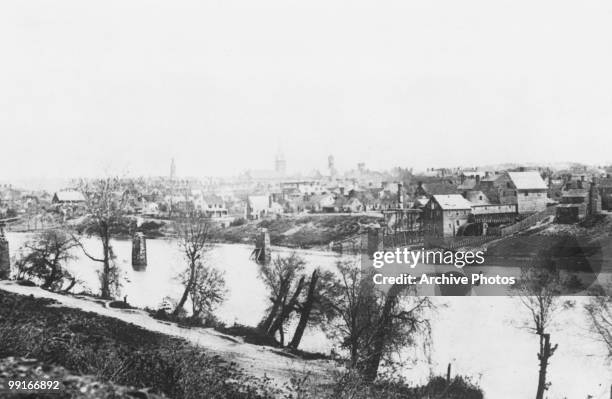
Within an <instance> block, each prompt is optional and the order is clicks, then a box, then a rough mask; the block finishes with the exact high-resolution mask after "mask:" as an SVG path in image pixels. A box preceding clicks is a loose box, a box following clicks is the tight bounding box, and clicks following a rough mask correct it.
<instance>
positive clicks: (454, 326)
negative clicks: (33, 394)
mask: <svg viewBox="0 0 612 399" xmlns="http://www.w3.org/2000/svg"><path fill="white" fill-rule="evenodd" d="M7 236H8V239H9V242H10V245H11V255H16V254H17V253H18V249H19V247H20V246H21V245H23V243H24V242H25V241H26V240H27V238H28V236H27V235H26V234H21V233H8V234H7ZM85 246H86V248H88V250H89V252H90V253H91V254H93V255H94V256H95V255H97V254H98V253H99V252H100V250H99V248H100V245H99V243H98V242H97V241H96V240H95V239H88V240H86V241H85ZM113 248H114V251H115V254H116V256H117V260H116V261H117V264H118V265H119V266H120V268H121V271H122V273H123V275H124V277H125V282H124V284H123V289H122V294H123V295H127V299H128V301H129V302H130V303H131V304H132V305H134V306H137V307H151V308H156V307H157V306H159V305H160V303H161V302H162V301H163V299H164V298H165V297H171V298H175V299H176V298H178V297H180V294H181V292H182V291H181V286H180V284H179V282H178V280H177V279H176V276H177V275H178V273H179V272H180V271H181V270H182V269H183V268H184V265H185V262H184V260H183V257H182V255H181V253H180V251H179V249H178V247H177V244H176V242H175V241H173V240H167V239H156V240H148V241H147V255H148V267H147V269H146V271H141V272H137V271H134V270H133V269H132V267H131V241H127V240H115V241H113ZM252 249H253V248H252V247H251V246H246V245H235V244H220V245H216V246H215V247H214V248H213V249H212V250H211V251H210V252H209V254H208V259H207V261H208V262H210V264H212V265H214V266H216V267H217V268H219V269H221V270H224V271H225V278H226V282H227V288H228V291H229V292H228V295H227V300H226V302H225V303H224V304H223V305H222V306H221V307H220V308H219V309H218V310H217V312H216V314H217V315H218V316H219V318H220V319H221V320H223V321H225V322H227V323H230V324H231V323H234V322H238V323H240V324H245V325H252V326H254V325H256V324H257V323H258V322H259V321H260V320H261V318H262V317H263V315H264V313H265V309H266V306H267V300H268V299H267V292H266V289H265V287H264V285H263V283H262V282H261V281H260V280H259V279H258V276H257V264H256V263H255V262H254V261H252V260H250V254H251V251H252ZM274 251H275V255H276V254H279V255H282V254H290V253H291V250H288V249H282V248H274ZM297 252H298V253H299V255H300V256H302V257H303V258H304V259H305V260H306V262H307V264H308V267H309V268H314V267H318V266H319V267H323V268H333V267H334V265H335V263H336V262H337V261H338V260H341V259H342V258H341V256H340V255H337V254H335V253H330V252H319V251H307V250H298V251H297ZM74 254H75V256H76V257H77V258H76V259H75V260H73V261H71V262H70V263H69V264H68V265H67V268H68V269H69V270H70V271H71V272H72V273H73V274H74V275H75V276H77V277H78V278H79V280H81V281H83V286H84V287H83V288H86V289H90V290H91V291H92V292H93V293H97V290H98V287H99V283H98V276H97V274H96V271H97V270H98V268H99V267H100V264H99V263H96V262H93V261H91V260H90V259H88V258H86V257H85V256H84V255H82V253H81V252H80V250H75V252H74ZM432 299H433V301H434V303H435V304H436V305H437V310H436V311H435V312H434V313H433V314H432V315H431V324H432V330H433V336H432V343H433V344H432V345H431V350H430V353H429V356H426V355H425V354H424V353H423V351H422V350H421V349H420V348H415V349H406V350H405V351H404V353H402V356H401V357H402V360H406V361H407V362H406V363H407V366H406V367H405V369H403V371H402V373H403V374H404V376H406V377H407V378H408V379H409V380H410V381H415V382H421V381H423V380H425V379H426V378H427V377H428V376H429V375H430V374H438V375H439V374H444V373H445V372H446V367H447V365H448V364H449V363H451V365H452V373H453V375H454V374H461V375H467V376H471V377H472V380H473V381H474V382H476V383H478V384H479V385H480V386H481V387H482V388H483V390H484V392H485V395H486V397H487V398H493V399H505V398H508V399H517V398H532V397H534V395H535V388H536V384H537V371H538V360H537V357H536V352H537V350H538V339H537V337H536V336H534V335H532V334H530V333H529V332H528V331H527V330H526V329H525V328H524V326H525V323H526V322H527V321H528V314H527V312H526V310H525V309H524V307H523V306H522V305H521V303H520V301H519V300H518V299H516V298H510V297H484V296H471V297H433V298H432ZM567 299H568V300H570V299H571V301H572V302H573V305H574V306H573V307H571V308H569V309H567V310H563V311H562V312H560V313H559V314H558V316H557V318H556V321H555V323H554V324H553V325H552V326H551V336H552V341H553V343H558V344H559V349H558V350H557V352H556V353H555V355H554V356H553V357H552V359H551V364H550V366H549V380H550V382H552V385H551V388H550V390H549V392H548V393H547V397H548V398H550V399H557V398H558V399H562V398H578V399H582V398H587V396H588V395H591V397H592V398H601V399H609V395H610V385H611V384H612V367H611V366H610V364H609V363H607V362H606V360H605V357H604V356H603V354H604V353H605V352H604V348H603V345H602V344H601V343H599V342H598V341H596V340H595V337H594V336H593V335H592V334H590V333H589V331H588V330H589V325H588V320H587V319H586V317H585V314H584V311H583V305H584V303H585V301H586V298H583V297H572V298H569V297H568V298H567ZM332 346H333V343H332V342H330V341H329V340H328V339H327V338H326V337H325V335H324V334H323V333H322V332H321V331H313V330H312V329H310V330H308V331H307V334H306V336H305V337H304V340H303V343H302V349H305V350H311V351H322V352H328V351H329V350H330V349H331V347H332Z"/></svg>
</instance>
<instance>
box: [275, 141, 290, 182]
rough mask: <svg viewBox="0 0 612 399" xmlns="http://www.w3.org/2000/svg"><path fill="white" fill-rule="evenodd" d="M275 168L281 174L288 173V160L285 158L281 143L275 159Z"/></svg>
mask: <svg viewBox="0 0 612 399" xmlns="http://www.w3.org/2000/svg"><path fill="white" fill-rule="evenodd" d="M274 170H275V171H276V173H278V174H280V175H284V174H285V173H287V161H286V160H285V155H284V154H283V151H282V149H281V147H280V145H279V146H278V151H277V152H276V158H275V160H274Z"/></svg>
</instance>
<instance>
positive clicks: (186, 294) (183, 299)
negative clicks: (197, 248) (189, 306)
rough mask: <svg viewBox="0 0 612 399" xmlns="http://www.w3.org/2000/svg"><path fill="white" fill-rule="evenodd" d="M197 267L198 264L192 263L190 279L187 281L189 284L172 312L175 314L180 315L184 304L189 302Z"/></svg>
mask: <svg viewBox="0 0 612 399" xmlns="http://www.w3.org/2000/svg"><path fill="white" fill-rule="evenodd" d="M195 268H196V265H195V264H194V263H192V264H191V270H190V272H189V280H188V281H187V284H185V291H183V296H181V299H180V300H179V302H178V304H177V305H176V308H174V312H172V314H173V315H174V316H178V314H179V312H180V311H181V309H183V306H185V302H187V298H188V297H189V292H190V291H191V286H192V285H193V280H194V279H195Z"/></svg>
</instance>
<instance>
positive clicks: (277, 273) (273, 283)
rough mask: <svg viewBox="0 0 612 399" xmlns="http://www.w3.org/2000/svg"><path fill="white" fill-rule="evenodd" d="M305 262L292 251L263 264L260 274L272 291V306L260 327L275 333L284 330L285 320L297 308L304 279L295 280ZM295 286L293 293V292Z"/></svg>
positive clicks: (272, 333) (269, 332) (270, 333)
mask: <svg viewBox="0 0 612 399" xmlns="http://www.w3.org/2000/svg"><path fill="white" fill-rule="evenodd" d="M304 265H305V262H304V260H303V259H302V258H300V257H299V256H297V254H295V253H292V254H291V255H289V256H287V257H280V256H278V257H276V258H275V259H274V260H272V262H270V263H268V264H261V265H260V267H259V276H260V278H261V279H262V280H263V282H264V283H265V285H266V287H267V288H268V290H269V291H270V302H271V306H270V308H269V309H268V314H267V316H266V317H265V318H264V320H262V322H261V323H260V324H259V328H260V329H261V330H262V331H264V332H266V333H268V334H269V335H275V334H276V332H277V331H279V329H281V331H282V325H283V323H284V321H285V320H286V319H287V318H288V317H289V315H290V313H291V311H292V310H293V309H294V308H295V303H296V302H297V299H298V297H299V294H300V293H301V291H302V288H303V286H304V279H303V278H300V280H299V282H298V283H297V284H295V280H296V279H297V278H298V277H299V275H300V273H301V272H302V271H303V270H304ZM292 288H293V294H292V295H290V294H291V291H292Z"/></svg>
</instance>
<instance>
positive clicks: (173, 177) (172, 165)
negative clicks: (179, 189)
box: [170, 158, 176, 180]
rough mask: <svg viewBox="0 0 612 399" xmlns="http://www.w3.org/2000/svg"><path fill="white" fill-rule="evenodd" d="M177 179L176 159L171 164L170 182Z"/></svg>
mask: <svg viewBox="0 0 612 399" xmlns="http://www.w3.org/2000/svg"><path fill="white" fill-rule="evenodd" d="M174 179H176V164H175V163H174V158H172V161H171V162H170V180H174Z"/></svg>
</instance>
